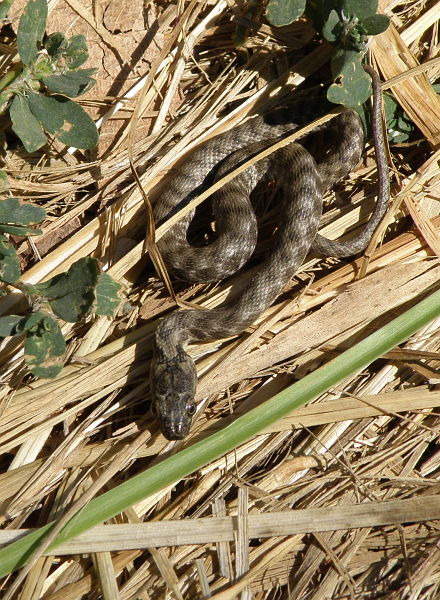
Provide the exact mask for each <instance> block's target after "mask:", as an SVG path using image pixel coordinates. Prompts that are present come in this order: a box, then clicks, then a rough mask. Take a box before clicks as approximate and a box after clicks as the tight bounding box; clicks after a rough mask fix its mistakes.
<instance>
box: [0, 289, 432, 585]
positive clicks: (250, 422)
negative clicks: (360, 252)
mask: <svg viewBox="0 0 440 600" xmlns="http://www.w3.org/2000/svg"><path fill="white" fill-rule="evenodd" d="M438 316H440V290H437V291H436V292H434V293H432V294H431V295H430V296H428V297H427V298H425V299H424V300H422V301H420V302H419V303H418V304H417V305H416V306H414V307H412V308H410V309H409V310H407V311H406V312H404V313H403V314H402V315H400V316H399V317H397V318H396V319H394V320H393V321H391V322H390V323H388V324H387V325H385V326H384V327H382V328H381V329H379V330H378V331H376V332H375V333H373V334H371V335H369V336H368V337H367V338H365V339H364V340H362V341H361V342H359V343H358V344H356V345H355V346H353V347H352V348H350V349H349V350H347V351H346V352H344V353H343V354H341V355H339V356H338V357H336V358H335V359H333V360H331V361H330V362H328V363H327V364H326V365H324V366H323V367H320V368H319V369H317V370H316V371H315V372H313V373H311V374H310V375H307V376H306V377H304V378H303V379H302V380H301V381H298V382H297V383H295V384H293V385H292V386H290V387H289V388H287V389H286V390H284V391H282V392H280V393H279V394H277V395H276V396H274V397H273V398H271V399H270V400H268V401H267V402H264V403H263V404H261V405H260V406H258V407H257V408H255V409H253V410H251V411H250V412H249V413H247V414H246V415H243V416H242V417H239V418H238V419H237V420H236V421H234V422H233V423H232V424H231V425H228V426H227V427H225V428H224V429H222V430H221V431H219V432H217V433H214V434H213V435H211V436H209V437H208V438H205V439H204V440H202V441H201V442H197V443H196V444H194V445H192V446H189V447H188V448H185V449H184V450H182V451H180V452H179V453H177V454H175V455H174V456H171V457H169V458H167V459H165V460H163V461H162V462H161V463H159V464H156V465H154V466H153V467H150V468H149V469H147V470H146V471H144V472H143V473H140V474H139V475H136V476H135V477H132V478H131V479H129V480H128V481H126V482H124V483H123V484H121V485H119V486H117V487H116V488H114V489H112V490H110V491H108V492H106V493H105V494H102V495H101V496H99V497H97V498H95V499H94V500H92V501H91V502H90V503H89V504H88V505H87V506H85V507H84V508H83V509H82V510H81V511H80V512H79V513H78V514H77V515H75V517H73V519H72V520H71V521H70V522H69V523H68V524H67V525H66V527H64V529H63V530H62V531H61V532H60V534H59V535H58V537H57V538H56V540H55V541H54V542H53V543H52V545H51V546H50V549H51V550H53V549H54V548H56V547H57V546H58V545H59V544H61V543H63V542H66V541H67V540H69V539H72V538H74V537H76V536H77V535H79V534H80V533H83V532H84V531H86V530H87V529H90V528H91V527H94V526H95V525H98V524H100V523H102V522H103V521H106V520H108V519H110V518H111V517H113V516H115V515H117V514H118V513H120V512H122V511H124V510H126V509H127V508H128V507H129V506H132V505H133V504H135V503H137V502H140V501H141V500H143V499H144V498H146V497H148V496H150V495H151V494H154V493H156V492H158V491H159V490H161V489H162V488H164V487H165V486H167V485H169V484H171V483H173V482H175V481H178V480H179V479H181V478H182V477H186V476H187V475H189V474H190V473H192V472H193V471H196V470H197V469H200V468H201V467H203V466H204V465H206V464H208V463H209V462H211V461H213V460H215V459H216V458H218V457H219V456H222V455H223V454H225V453H226V452H229V451H231V450H232V449H233V448H235V447H236V446H238V445H239V444H242V443H243V442H245V441H246V440H248V439H249V438H251V437H253V436H254V435H256V434H257V433H259V432H260V431H262V430H263V429H265V428H266V427H268V426H269V425H271V424H272V423H274V422H276V421H278V420H279V419H281V418H283V417H285V416H286V415H288V414H289V413H291V412H292V411H293V410H295V409H296V408H298V407H300V406H302V405H304V404H306V403H307V402H310V401H311V400H313V399H314V398H316V397H317V396H319V395H320V394H322V393H324V392H325V391H326V390H328V389H329V388H330V387H332V386H334V385H336V384H338V383H339V382H340V381H342V380H343V379H345V378H346V377H348V376H350V375H352V374H353V373H356V372H358V371H359V370H361V369H363V368H365V367H366V366H367V365H369V364H370V363H371V362H372V361H373V360H375V359H377V358H378V357H379V356H381V355H383V354H384V353H385V352H388V351H389V350H391V349H392V348H394V347H395V346H396V345H397V344H400V343H402V342H403V341H405V340H406V339H407V338H408V337H409V336H411V335H412V334H414V333H415V332H416V331H417V330H418V329H420V328H421V327H423V326H425V325H427V324H428V323H429V322H430V321H432V319H434V318H436V317H438ZM51 527H53V523H49V524H48V525H45V526H44V527H41V528H39V529H37V530H36V531H34V532H32V533H30V534H28V535H27V536H25V537H23V538H22V539H20V540H18V541H16V542H14V543H12V544H10V545H9V546H6V547H5V548H3V549H2V550H0V576H4V575H7V574H8V573H10V572H11V571H13V570H14V569H17V568H18V567H20V566H22V565H23V564H25V562H26V561H27V560H28V559H29V557H30V555H31V554H32V552H33V550H35V549H36V548H37V546H38V544H39V543H40V542H41V540H42V539H43V538H44V536H45V535H46V533H47V532H48V531H49V530H50V529H51Z"/></svg>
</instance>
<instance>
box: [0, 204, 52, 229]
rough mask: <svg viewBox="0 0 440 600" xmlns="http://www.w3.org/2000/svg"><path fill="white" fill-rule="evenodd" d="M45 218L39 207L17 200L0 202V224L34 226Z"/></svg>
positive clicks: (44, 213) (44, 212)
mask: <svg viewBox="0 0 440 600" xmlns="http://www.w3.org/2000/svg"><path fill="white" fill-rule="evenodd" d="M45 218H46V211H45V210H43V209H42V208H40V207H39V206H35V205H34V204H27V203H25V202H21V200H19V199H18V198H6V199H5V200H0V223H17V224H19V225H34V224H35V223H41V221H44V219H45Z"/></svg>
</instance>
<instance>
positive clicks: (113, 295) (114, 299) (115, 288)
mask: <svg viewBox="0 0 440 600" xmlns="http://www.w3.org/2000/svg"><path fill="white" fill-rule="evenodd" d="M121 288H122V286H121V284H120V283H118V282H117V281H115V280H114V279H112V278H111V277H110V275H108V274H107V273H100V275H99V277H98V285H97V286H96V292H95V293H96V307H95V312H96V314H97V315H106V316H109V317H111V316H113V315H114V314H115V312H116V311H117V310H118V307H119V305H120V303H121V299H122V298H121V296H120V290H121Z"/></svg>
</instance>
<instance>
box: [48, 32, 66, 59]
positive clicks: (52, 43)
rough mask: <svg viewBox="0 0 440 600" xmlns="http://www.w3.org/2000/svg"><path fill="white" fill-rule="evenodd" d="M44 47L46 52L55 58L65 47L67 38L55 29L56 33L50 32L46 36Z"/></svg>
mask: <svg viewBox="0 0 440 600" xmlns="http://www.w3.org/2000/svg"><path fill="white" fill-rule="evenodd" d="M44 47H45V48H46V50H47V53H48V54H49V56H51V57H52V58H57V57H58V56H61V55H62V54H63V52H64V51H65V50H66V48H67V39H66V36H65V35H64V33H61V32H59V31H57V32H56V33H51V34H50V35H48V36H47V38H46V40H45V42H44Z"/></svg>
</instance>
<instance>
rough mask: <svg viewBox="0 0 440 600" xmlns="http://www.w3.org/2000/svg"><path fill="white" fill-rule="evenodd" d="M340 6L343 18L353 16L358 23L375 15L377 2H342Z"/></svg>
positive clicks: (369, 0) (371, 0) (349, 0)
mask: <svg viewBox="0 0 440 600" xmlns="http://www.w3.org/2000/svg"><path fill="white" fill-rule="evenodd" d="M340 5H341V10H342V11H343V13H344V15H345V16H347V17H348V16H355V17H357V18H358V19H359V20H360V21H364V19H366V18H368V17H370V16H373V15H375V14H376V12H377V6H378V0H367V1H365V0H342V1H341V2H340Z"/></svg>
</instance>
